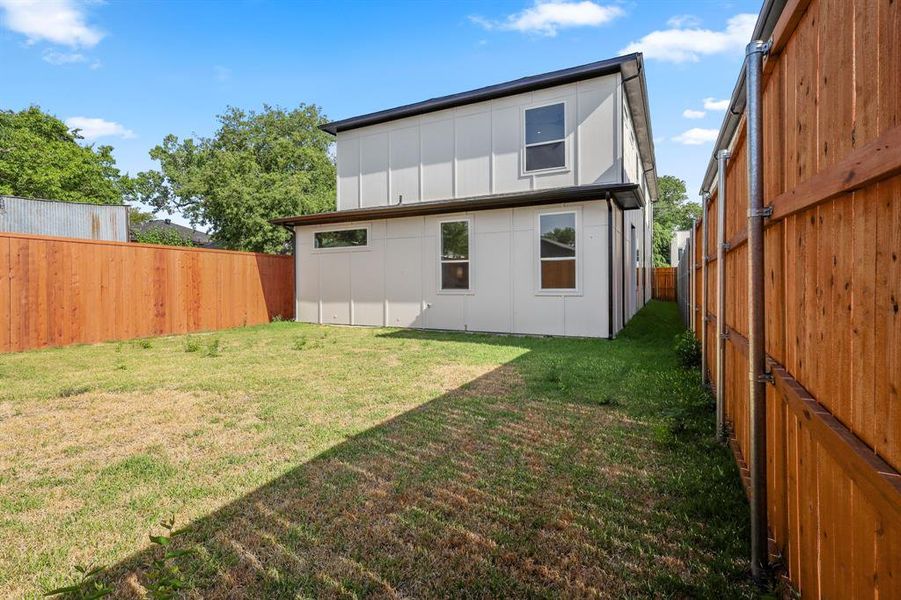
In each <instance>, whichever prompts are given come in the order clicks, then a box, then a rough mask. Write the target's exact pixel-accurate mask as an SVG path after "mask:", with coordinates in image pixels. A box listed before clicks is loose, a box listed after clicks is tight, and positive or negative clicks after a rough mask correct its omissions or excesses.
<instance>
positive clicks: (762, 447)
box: [745, 40, 769, 579]
mask: <svg viewBox="0 0 901 600" xmlns="http://www.w3.org/2000/svg"><path fill="white" fill-rule="evenodd" d="M768 50H769V45H768V44H767V43H766V42H762V41H760V40H756V41H753V42H751V43H750V44H748V47H747V51H746V60H745V69H746V72H745V77H746V78H747V91H748V103H747V131H748V138H747V139H748V367H749V368H748V376H749V377H750V394H749V396H750V397H749V406H750V409H751V415H750V416H751V427H750V434H751V436H750V437H751V448H750V468H751V571H752V574H753V575H754V577H755V578H758V579H760V578H761V577H763V576H764V575H765V574H766V570H767V565H768V563H769V555H768V548H767V538H768V532H767V512H766V508H767V500H766V492H767V490H766V382H767V372H766V338H765V333H766V329H765V327H764V318H765V316H764V285H765V278H764V270H763V269H764V266H763V265H764V263H763V261H764V246H763V220H764V218H765V217H766V215H767V212H766V211H765V210H764V207H763V58H764V56H765V55H766V53H767V51H768Z"/></svg>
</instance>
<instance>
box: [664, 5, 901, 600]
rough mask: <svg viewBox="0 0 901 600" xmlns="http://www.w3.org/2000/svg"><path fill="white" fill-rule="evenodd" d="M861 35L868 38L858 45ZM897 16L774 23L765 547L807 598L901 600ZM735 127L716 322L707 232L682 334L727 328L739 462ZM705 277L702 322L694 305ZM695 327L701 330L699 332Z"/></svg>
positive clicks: (900, 29) (740, 324)
mask: <svg viewBox="0 0 901 600" xmlns="http://www.w3.org/2000/svg"><path fill="white" fill-rule="evenodd" d="M868 32H869V33H868ZM899 35H901V6H899V4H898V3H894V4H893V3H888V2H880V3H876V2H868V1H866V0H860V1H857V2H843V1H839V0H809V1H808V0H800V1H793V2H789V3H788V4H787V5H786V7H785V9H784V11H783V13H782V15H781V16H780V18H779V21H778V23H777V24H776V27H775V30H774V36H773V50H772V52H771V53H770V56H769V57H768V58H767V62H766V66H765V70H764V78H765V79H764V92H763V119H764V127H763V149H764V165H763V175H764V198H765V204H767V205H769V206H771V207H772V209H773V212H772V215H771V217H770V218H769V219H768V223H767V226H766V230H765V234H764V246H765V256H766V258H765V274H766V286H765V310H766V321H765V332H766V335H765V339H766V352H767V355H768V362H769V367H770V369H769V370H770V373H771V374H772V376H773V380H772V385H768V386H767V423H766V432H767V433H766V437H767V513H768V520H769V534H770V538H771V540H770V541H771V545H772V547H773V548H774V549H775V550H776V551H777V553H778V554H780V555H781V556H782V561H783V564H784V565H785V568H786V571H787V575H788V577H789V579H790V580H791V582H792V584H793V585H794V586H795V587H796V588H797V589H798V590H799V591H800V592H801V594H802V595H803V596H804V597H812V598H816V597H836V598H875V597H878V598H884V597H891V598H899V597H901V474H899V469H901V413H899V411H898V406H899V405H901V399H899V393H901V313H899V311H898V305H899V299H901V175H899V173H901V89H899V80H898V78H897V73H899V72H901V45H899V41H898V40H899V39H901V37H899ZM745 135H746V134H745V124H744V121H743V122H742V124H741V125H740V126H739V129H738V131H737V133H736V135H735V136H734V137H733V139H732V140H731V143H730V144H729V148H728V149H729V150H730V153H731V157H730V158H729V161H728V167H727V171H726V177H725V182H717V183H716V189H713V190H711V198H710V201H709V202H708V207H707V211H706V214H705V215H703V219H708V218H709V219H710V221H709V222H708V223H709V225H708V227H707V235H708V239H707V246H708V248H716V226H715V223H716V218H715V215H716V209H717V203H718V201H719V198H718V195H719V194H718V191H719V189H720V186H721V185H723V188H724V189H725V196H726V198H727V202H726V205H725V210H726V226H725V239H726V240H727V250H726V252H725V259H724V265H725V291H726V308H725V314H723V315H717V314H716V302H715V294H716V289H717V288H716V285H717V281H716V269H715V268H712V267H713V266H714V265H715V261H716V258H715V253H713V252H710V254H712V255H713V256H711V257H709V258H707V259H706V260H707V265H708V268H707V269H702V261H704V260H705V259H704V258H703V257H702V256H701V250H700V248H701V246H702V244H701V243H700V238H701V236H702V232H703V228H702V226H701V224H700V223H699V224H698V226H697V227H696V228H695V230H694V232H693V237H694V239H696V240H698V242H697V243H695V244H694V245H693V248H692V252H693V254H692V255H691V257H688V256H687V257H686V259H685V262H688V263H690V264H691V265H692V266H687V267H686V268H685V269H684V272H683V270H681V269H680V274H679V281H680V284H681V283H682V282H683V281H690V282H691V284H690V285H692V286H693V288H692V290H691V291H690V293H691V296H692V298H691V300H690V301H689V305H690V310H689V315H688V317H687V321H688V322H689V323H693V324H694V329H695V331H696V333H697V334H698V337H700V333H701V330H702V328H706V339H707V340H708V342H709V343H708V344H707V345H706V357H705V358H706V365H707V366H708V367H709V370H710V371H711V378H710V380H711V381H716V373H715V370H716V364H717V363H716V354H715V352H716V350H715V348H716V346H715V340H716V323H717V319H718V318H722V319H724V323H725V325H726V327H725V331H726V334H727V338H726V348H725V353H726V359H725V364H724V367H723V369H724V375H725V383H724V385H723V387H724V389H723V390H721V392H722V393H723V395H724V400H725V414H726V418H727V423H728V426H729V430H730V433H731V436H732V447H733V449H734V452H735V454H736V459H737V461H738V462H739V464H740V465H744V461H745V457H748V455H749V454H748V453H749V447H750V440H749V429H750V422H749V406H748V394H749V389H748V386H749V379H748V357H747V339H746V336H747V333H748V331H749V323H748V287H747V286H748V247H747V244H746V243H745V242H746V241H747V229H746V224H747V208H748V179H747V177H748V164H747V146H746V137H745ZM704 276H706V277H707V283H708V285H707V286H706V287H707V290H708V297H707V298H706V303H705V304H706V306H707V314H706V315H702V314H701V312H700V306H701V303H702V294H703V290H704V286H703V277H704ZM702 317H703V318H702Z"/></svg>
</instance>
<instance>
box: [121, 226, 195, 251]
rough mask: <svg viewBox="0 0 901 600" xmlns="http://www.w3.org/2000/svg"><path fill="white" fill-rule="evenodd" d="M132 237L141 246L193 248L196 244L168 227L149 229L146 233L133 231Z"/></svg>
mask: <svg viewBox="0 0 901 600" xmlns="http://www.w3.org/2000/svg"><path fill="white" fill-rule="evenodd" d="M132 237H134V240H135V241H136V242H140V243H141V244H159V245H162V246H193V245H194V242H192V241H191V240H189V239H187V238H185V237H182V235H181V234H180V233H178V232H177V231H175V230H174V229H169V228H167V227H148V228H147V229H145V230H144V231H138V230H133V231H132Z"/></svg>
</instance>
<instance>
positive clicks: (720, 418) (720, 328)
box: [716, 150, 729, 441]
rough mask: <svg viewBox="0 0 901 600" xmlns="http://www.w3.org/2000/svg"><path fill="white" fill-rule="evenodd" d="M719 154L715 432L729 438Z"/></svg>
mask: <svg viewBox="0 0 901 600" xmlns="http://www.w3.org/2000/svg"><path fill="white" fill-rule="evenodd" d="M716 158H717V167H718V171H717V184H716V435H717V437H718V438H719V439H720V440H721V441H722V440H724V439H725V438H726V395H725V394H726V389H725V388H726V371H725V369H726V336H727V333H726V161H727V160H728V159H729V151H728V150H720V151H719V152H717V154H716Z"/></svg>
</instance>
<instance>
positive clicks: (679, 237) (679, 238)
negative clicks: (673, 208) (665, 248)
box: [669, 229, 691, 267]
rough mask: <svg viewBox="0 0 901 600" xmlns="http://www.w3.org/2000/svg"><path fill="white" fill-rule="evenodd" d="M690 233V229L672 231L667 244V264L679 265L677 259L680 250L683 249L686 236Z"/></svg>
mask: <svg viewBox="0 0 901 600" xmlns="http://www.w3.org/2000/svg"><path fill="white" fill-rule="evenodd" d="M690 235H691V231H689V230H687V229H686V230H685V231H675V232H673V239H672V240H671V241H670V245H669V264H670V266H671V267H678V266H679V259H680V258H681V256H682V251H683V250H684V249H685V244H686V242H688V237H689V236H690Z"/></svg>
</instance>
